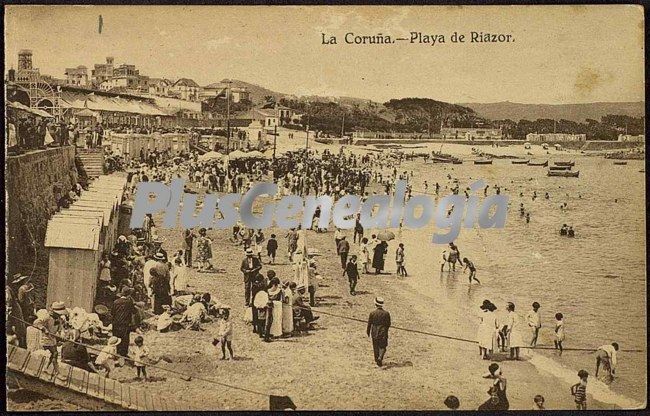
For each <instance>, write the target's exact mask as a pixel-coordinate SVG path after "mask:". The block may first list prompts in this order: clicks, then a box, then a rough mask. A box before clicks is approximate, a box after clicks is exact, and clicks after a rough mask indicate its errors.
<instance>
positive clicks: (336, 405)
mask: <svg viewBox="0 0 650 416" xmlns="http://www.w3.org/2000/svg"><path fill="white" fill-rule="evenodd" d="M284 133H286V132H284ZM302 134H304V132H303V133H302ZM296 136H298V135H297V134H296ZM304 144H305V142H304V141H303V140H301V139H299V138H296V139H294V140H292V141H290V140H289V139H288V137H287V136H286V135H285V134H281V135H280V136H279V138H278V144H277V146H278V153H280V152H281V151H284V150H288V149H296V148H300V147H301V146H304ZM310 147H312V148H316V149H318V150H323V149H325V148H328V149H329V150H330V151H332V152H337V151H338V146H332V145H323V144H319V143H313V142H311V143H310ZM280 149H281V150H280ZM434 149H435V150H436V151H439V150H440V145H437V146H436V145H427V151H431V150H434ZM346 150H349V151H352V152H355V153H357V152H365V151H367V149H365V148H363V147H357V146H346ZM416 151H421V149H416ZM442 151H443V152H445V153H451V154H454V155H458V156H461V157H463V156H465V157H469V156H470V155H471V153H472V152H471V146H469V145H467V146H465V145H452V144H450V145H447V144H446V145H444V146H443V147H442ZM484 151H488V152H490V153H493V154H499V153H500V152H502V154H508V155H515V156H522V157H523V156H526V152H527V151H524V150H523V146H510V147H505V148H489V150H488V148H486V149H485V150H484ZM532 151H533V152H534V153H535V152H536V155H535V156H536V157H537V153H539V157H540V158H542V157H544V156H545V155H546V152H545V151H544V152H543V153H542V151H541V149H540V148H538V149H535V148H534V149H533V150H532ZM551 152H555V151H551ZM564 155H566V156H567V159H570V158H571V154H570V153H569V154H567V153H566V152H564V153H563V156H564ZM259 202H260V203H263V202H264V201H263V200H260V201H259ZM259 208H260V206H259V204H258V206H257V209H259ZM154 219H155V220H156V222H159V221H161V220H162V217H161V216H158V217H156V216H154ZM181 232H182V231H181V230H180V229H175V230H160V231H159V236H160V237H161V238H162V241H163V246H164V247H165V248H166V250H167V251H168V252H169V253H172V252H175V251H176V250H179V249H181V248H182V247H181V241H182V239H181ZM264 232H265V235H266V236H267V237H268V236H269V235H270V234H271V233H275V234H276V235H277V237H278V241H279V244H280V248H279V250H278V252H279V253H280V254H279V258H278V264H276V265H266V264H265V265H264V267H263V269H262V272H263V273H266V271H267V270H270V269H272V270H275V271H276V273H277V274H278V276H279V277H280V279H281V280H285V279H287V278H289V276H291V265H290V264H289V262H288V258H287V254H286V247H287V246H286V244H287V243H286V239H285V238H284V236H285V234H286V231H285V230H280V229H277V228H270V229H266V230H264ZM366 234H369V231H367V232H366ZM208 235H209V236H210V237H211V238H212V239H213V241H214V243H213V253H214V258H213V264H214V265H215V267H217V268H219V269H225V273H198V272H196V270H192V272H191V278H190V286H191V287H190V289H191V290H192V291H195V292H209V293H211V294H212V296H213V299H215V300H217V301H218V302H222V303H227V304H229V305H231V306H232V313H231V316H232V319H233V322H234V340H233V348H234V352H235V357H236V358H235V360H233V361H222V360H219V357H220V354H221V353H220V350H217V349H216V348H215V347H213V346H212V345H211V343H210V341H211V340H212V338H213V337H214V336H215V335H216V326H217V323H214V322H213V323H208V324H204V325H203V328H204V329H205V331H202V332H196V331H190V330H181V331H178V332H171V333H158V332H156V331H154V330H151V331H149V332H147V333H146V334H145V335H144V337H145V342H146V344H147V345H148V346H149V347H150V348H151V350H152V353H153V354H154V355H157V356H163V355H164V356H166V357H168V358H169V359H170V360H171V363H167V362H164V361H161V362H160V363H159V364H158V365H159V366H160V367H162V368H166V369H170V370H174V371H180V372H183V373H185V374H191V375H194V377H195V378H193V379H191V380H189V381H184V380H181V379H180V378H179V377H178V376H177V375H175V374H172V373H168V372H166V371H163V370H160V369H157V368H150V369H149V375H150V376H151V378H152V381H150V382H146V383H145V382H140V381H136V380H135V369H132V368H129V367H126V368H120V369H118V370H117V371H116V372H115V375H114V377H115V378H116V379H118V380H120V381H122V382H126V383H131V382H132V383H138V385H139V386H142V387H144V388H146V389H147V390H151V391H152V392H156V393H162V394H163V395H168V396H169V397H170V398H173V399H176V400H178V401H179V402H180V403H183V406H184V407H183V408H182V409H178V410H208V409H223V410H263V409H267V408H268V397H267V396H266V395H267V394H277V395H288V396H290V397H291V398H292V399H293V401H294V402H295V403H296V405H297V407H298V409H299V410H302V409H305V410H307V409H309V410H334V409H342V408H344V409H350V410H369V409H386V410H401V409H420V410H433V409H444V404H443V401H444V399H445V397H447V396H448V395H450V394H453V395H455V396H457V397H458V398H459V399H460V402H461V406H460V409H462V410H473V409H476V408H477V407H478V406H479V405H480V404H481V403H483V402H484V401H485V400H487V398H488V397H489V396H488V394H487V389H488V387H489V385H490V381H489V380H486V379H483V378H482V377H481V376H482V375H483V374H485V373H486V371H487V366H488V365H489V363H490V362H499V364H500V365H501V367H502V369H503V373H504V375H505V377H506V378H507V380H508V398H509V400H510V409H512V410H528V409H530V408H531V407H532V404H533V402H532V398H533V397H534V396H535V395H537V394H542V395H543V396H544V397H545V399H546V407H547V408H548V409H573V408H574V403H573V400H572V396H571V395H570V394H569V388H570V386H571V384H573V382H574V381H575V380H574V378H575V377H573V376H574V374H573V373H574V370H572V369H570V368H568V367H562V366H561V365H560V367H558V364H557V363H555V362H554V361H552V360H550V361H549V359H548V357H549V356H548V354H544V353H530V352H528V351H527V350H523V352H522V361H517V362H515V361H509V360H506V359H505V358H506V354H505V353H503V354H499V355H498V356H497V357H495V358H494V360H493V361H484V360H481V359H480V357H479V353H478V347H477V345H476V344H473V343H469V342H462V341H455V340H449V339H445V338H439V337H434V336H430V335H425V334H420V333H413V332H408V331H403V330H397V329H392V330H391V332H390V339H389V346H388V352H387V355H386V359H385V362H384V364H385V366H384V367H383V368H377V367H376V366H375V365H374V363H373V359H372V346H371V343H370V341H369V339H368V338H367V337H366V335H365V324H364V322H358V321H355V320H351V319H345V318H344V317H348V318H354V319H358V320H362V321H365V320H366V319H367V316H368V314H369V312H371V311H372V310H373V309H374V306H373V300H374V298H375V297H376V296H382V297H383V298H384V299H385V301H386V309H387V310H388V311H389V312H390V313H391V315H392V320H393V325H394V326H397V327H401V328H407V329H415V330H418V331H422V332H429V333H436V334H442V335H449V336H456V337H461V338H463V337H467V338H470V339H473V336H474V331H475V327H476V319H475V317H474V316H473V315H471V314H470V315H468V314H467V312H466V306H467V305H460V304H455V303H454V301H453V300H452V299H447V298H445V297H444V296H441V295H440V294H439V295H433V294H431V293H432V292H430V291H428V290H429V289H428V288H425V287H423V285H425V286H428V284H427V283H426V281H427V280H428V279H431V281H433V279H438V278H439V279H440V280H441V281H442V280H443V279H449V278H450V277H449V276H443V275H441V274H440V272H439V271H438V270H430V269H429V270H421V267H418V265H417V264H416V263H418V259H419V258H423V257H421V256H425V257H426V256H427V253H431V255H434V256H438V255H439V251H440V248H439V247H437V246H430V247H429V246H418V242H419V241H420V240H421V236H419V235H415V234H412V233H411V232H410V231H405V233H404V235H400V237H399V238H400V241H404V242H405V243H406V245H407V247H409V253H410V257H409V259H410V260H409V262H408V263H409V264H410V265H412V267H411V266H409V271H410V273H411V274H412V275H411V276H409V277H398V276H397V275H395V274H386V275H379V276H377V275H372V274H371V275H362V277H361V279H360V281H359V284H358V287H357V293H358V294H357V296H352V295H350V294H349V292H348V283H347V279H346V278H343V277H342V276H341V268H340V262H339V258H338V256H337V255H336V253H335V250H334V237H333V231H332V230H331V229H330V230H329V232H327V233H314V232H312V231H310V232H308V237H307V244H308V246H309V247H311V248H314V249H316V250H317V251H318V252H319V253H320V255H319V256H317V257H316V260H317V264H318V271H319V273H320V275H321V276H322V280H321V281H320V287H319V289H318V291H317V295H316V298H317V306H316V307H315V311H316V314H317V315H318V314H319V311H320V312H321V313H320V320H319V321H318V323H317V325H316V329H315V330H313V331H310V332H309V333H308V334H306V335H302V336H294V337H292V338H287V339H278V340H275V341H274V342H272V343H268V344H267V343H263V342H261V340H260V339H259V338H258V336H257V335H256V334H253V333H252V328H251V326H250V325H248V324H246V323H245V322H244V321H243V315H244V305H243V280H242V276H241V272H240V271H239V267H240V263H241V259H242V258H243V256H244V253H243V250H242V248H241V246H238V245H233V244H232V243H231V242H230V241H228V237H229V236H230V230H210V231H209V232H208ZM346 235H347V236H348V238H350V239H351V237H352V233H351V230H348V231H347V232H346ZM427 244H428V243H427ZM394 245H395V242H391V247H390V249H389V254H388V255H387V270H388V271H389V272H391V273H394V267H395V266H394V262H393V261H392V255H393V253H394V249H395V248H394ZM352 246H353V248H352V252H356V251H357V250H358V247H357V246H356V245H354V244H353V245H352ZM263 259H264V262H266V261H267V259H266V258H265V256H264V257H263ZM436 264H437V263H436ZM414 272H415V273H414ZM464 276H465V275H462V274H460V272H457V276H455V277H456V278H457V279H458V280H459V281H460V280H463V281H464V279H465V277H464ZM452 278H453V276H452ZM423 282H424V283H423ZM519 313H520V315H521V314H523V313H524V312H523V311H520V312H519ZM330 314H331V315H330ZM335 315H339V316H340V317H339V316H335ZM133 337H134V335H132V338H133ZM558 368H560V370H558ZM589 370H591V367H589ZM205 380H213V381H216V382H220V383H225V384H229V385H232V386H237V387H242V388H245V389H248V390H253V391H255V392H257V393H260V394H256V393H250V392H245V391H241V390H237V389H230V388H227V387H223V386H216V385H214V384H211V383H209V382H207V381H205ZM590 383H591V384H590V386H591V387H590V388H591V389H593V390H594V391H597V392H598V397H603V398H605V399H606V400H604V401H600V400H598V399H597V398H595V397H594V396H592V395H590V396H589V408H590V409H616V408H620V407H621V405H622V406H623V407H626V405H628V406H629V405H630V404H632V405H636V404H637V402H635V401H633V400H629V401H627V402H626V401H625V400H628V399H627V398H625V397H623V396H620V395H617V394H615V393H613V392H611V391H610V390H609V388H607V387H605V386H604V385H602V383H600V382H599V381H597V380H595V379H593V380H590ZM206 390H207V391H210V394H205V391H206ZM37 403H38V401H37V402H36V404H35V403H34V402H33V401H32V402H31V403H29V404H28V405H25V404H21V403H18V402H16V401H10V407H11V408H12V409H15V410H21V409H22V410H28V409H31V408H34V407H35V406H36V408H38V404H37ZM25 406H28V407H25ZM44 406H50V407H51V406H52V404H51V402H50V401H47V403H45V404H44Z"/></svg>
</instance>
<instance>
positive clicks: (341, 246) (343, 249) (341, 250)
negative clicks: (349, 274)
mask: <svg viewBox="0 0 650 416" xmlns="http://www.w3.org/2000/svg"><path fill="white" fill-rule="evenodd" d="M336 250H337V252H338V254H339V256H340V257H341V267H342V268H343V270H345V266H346V264H347V262H348V253H349V252H350V243H348V242H347V241H346V240H345V236H341V240H340V241H339V242H338V245H337V247H336Z"/></svg>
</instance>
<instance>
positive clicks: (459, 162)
mask: <svg viewBox="0 0 650 416" xmlns="http://www.w3.org/2000/svg"><path fill="white" fill-rule="evenodd" d="M452 163H453V164H454V165H462V164H463V161H462V160H460V159H456V160H454V161H453V162H452Z"/></svg>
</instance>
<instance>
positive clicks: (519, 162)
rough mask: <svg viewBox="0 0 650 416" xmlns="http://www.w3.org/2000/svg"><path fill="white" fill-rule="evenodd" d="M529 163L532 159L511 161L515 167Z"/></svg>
mask: <svg viewBox="0 0 650 416" xmlns="http://www.w3.org/2000/svg"><path fill="white" fill-rule="evenodd" d="M528 162H530V159H526V160H511V161H510V163H512V164H513V165H527V164H528Z"/></svg>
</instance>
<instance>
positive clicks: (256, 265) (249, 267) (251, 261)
mask: <svg viewBox="0 0 650 416" xmlns="http://www.w3.org/2000/svg"><path fill="white" fill-rule="evenodd" d="M261 269H262V263H261V262H260V259H259V258H257V257H255V256H254V255H253V250H252V249H251V248H247V249H246V258H245V259H244V260H242V262H241V271H242V273H243V274H244V303H245V305H246V306H250V305H251V303H252V302H253V299H252V296H251V285H252V282H253V279H254V278H255V276H257V273H258V272H259V271H260V270H261Z"/></svg>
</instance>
